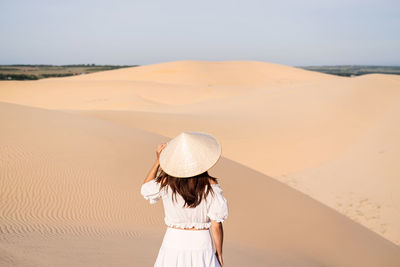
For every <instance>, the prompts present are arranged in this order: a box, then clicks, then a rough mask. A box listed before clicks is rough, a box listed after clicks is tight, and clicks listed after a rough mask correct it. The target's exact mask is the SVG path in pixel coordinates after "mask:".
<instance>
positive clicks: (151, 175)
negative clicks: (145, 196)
mask: <svg viewBox="0 0 400 267" xmlns="http://www.w3.org/2000/svg"><path fill="white" fill-rule="evenodd" d="M166 146H167V144H166V143H162V144H159V145H158V146H157V149H156V155H157V159H156V162H155V163H154V164H153V167H152V168H151V169H150V171H149V172H148V174H147V176H146V178H145V179H144V181H143V183H147V182H149V181H151V180H153V179H154V178H156V175H157V170H158V167H159V166H160V154H161V151H162V150H163V149H164V148H165V147H166Z"/></svg>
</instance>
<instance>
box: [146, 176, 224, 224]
mask: <svg viewBox="0 0 400 267" xmlns="http://www.w3.org/2000/svg"><path fill="white" fill-rule="evenodd" d="M210 186H211V188H212V190H211V191H210V192H209V194H207V196H206V198H203V199H202V201H200V203H199V204H198V205H197V206H196V207H193V208H190V207H186V206H185V200H184V198H183V197H182V196H181V195H180V194H175V195H174V194H173V192H172V189H171V188H170V187H168V186H165V187H163V188H160V187H161V186H160V183H158V182H156V181H155V180H151V181H149V182H147V183H145V184H143V185H142V189H141V193H142V195H143V196H144V198H146V199H148V200H149V201H150V203H156V202H157V201H158V200H160V199H162V200H163V205H164V214H165V217H164V221H165V224H166V225H167V226H170V227H177V228H196V229H204V228H209V227H210V225H211V220H214V221H216V222H223V221H224V220H225V219H226V218H227V216H228V203H227V201H226V199H225V197H224V196H223V195H222V188H221V186H220V185H219V184H216V183H214V184H212V183H211V184H210Z"/></svg>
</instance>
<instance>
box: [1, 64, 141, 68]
mask: <svg viewBox="0 0 400 267" xmlns="http://www.w3.org/2000/svg"><path fill="white" fill-rule="evenodd" d="M2 66H10V67H36V68H39V67H69V68H78V67H114V68H126V67H137V66H139V65H96V64H70V65H47V64H11V65H0V68H1V67H2Z"/></svg>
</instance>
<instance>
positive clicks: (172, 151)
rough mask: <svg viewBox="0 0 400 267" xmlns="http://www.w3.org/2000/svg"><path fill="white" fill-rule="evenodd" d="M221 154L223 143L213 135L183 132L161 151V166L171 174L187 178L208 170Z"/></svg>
mask: <svg viewBox="0 0 400 267" xmlns="http://www.w3.org/2000/svg"><path fill="white" fill-rule="evenodd" d="M220 156H221V145H220V144H219V143H218V141H217V139H215V138H214V137H213V136H212V135H210V134H207V133H201V132H183V133H181V134H179V135H178V136H176V137H175V138H173V139H171V140H170V141H169V142H168V143H167V146H166V147H165V148H164V149H163V150H162V151H161V154H160V167H161V169H162V170H163V171H164V172H166V173H167V174H169V175H171V176H174V177H179V178H187V177H191V176H195V175H198V174H201V173H203V172H205V171H207V170H208V169H210V168H211V167H212V166H214V164H215V163H216V162H217V161H218V159H219V158H220Z"/></svg>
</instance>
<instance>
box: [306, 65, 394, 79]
mask: <svg viewBox="0 0 400 267" xmlns="http://www.w3.org/2000/svg"><path fill="white" fill-rule="evenodd" d="M299 68H302V69H306V70H312V71H318V72H323V73H327V74H334V75H339V76H345V77H351V76H359V75H364V74H373V73H382V74H397V75H399V74H400V66H358V65H342V66H299Z"/></svg>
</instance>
